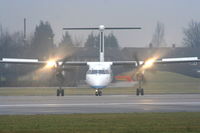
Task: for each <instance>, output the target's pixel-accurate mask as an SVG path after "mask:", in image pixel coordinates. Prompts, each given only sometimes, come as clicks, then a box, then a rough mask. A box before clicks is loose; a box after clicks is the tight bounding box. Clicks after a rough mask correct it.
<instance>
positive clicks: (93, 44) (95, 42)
mask: <svg viewBox="0 0 200 133" xmlns="http://www.w3.org/2000/svg"><path fill="white" fill-rule="evenodd" d="M85 47H90V48H98V47H99V36H95V35H94V34H93V32H92V33H91V34H89V35H88V38H87V41H86V42H85Z"/></svg>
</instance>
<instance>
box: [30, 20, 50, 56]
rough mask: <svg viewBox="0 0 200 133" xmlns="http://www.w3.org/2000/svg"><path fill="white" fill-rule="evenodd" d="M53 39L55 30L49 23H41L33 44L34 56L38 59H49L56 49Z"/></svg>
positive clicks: (36, 29) (36, 30)
mask: <svg viewBox="0 0 200 133" xmlns="http://www.w3.org/2000/svg"><path fill="white" fill-rule="evenodd" d="M53 37H54V34H53V30H52V28H51V25H50V24H49V22H45V23H44V22H43V21H41V22H40V24H39V26H36V28H35V33H34V37H33V39H32V43H31V49H32V51H33V53H32V54H33V55H34V56H36V57H37V58H42V59H44V58H48V57H49V56H50V54H51V52H52V50H53V48H54V43H53Z"/></svg>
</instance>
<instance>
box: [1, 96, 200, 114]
mask: <svg viewBox="0 0 200 133" xmlns="http://www.w3.org/2000/svg"><path fill="white" fill-rule="evenodd" d="M131 112H200V94H166V95H145V96H139V97H138V96H135V95H104V96H101V97H97V96H92V95H84V96H82V95H81V96H64V97H56V96H0V114H1V115H5V114H9V115H12V114H26V115H28V114H74V113H131Z"/></svg>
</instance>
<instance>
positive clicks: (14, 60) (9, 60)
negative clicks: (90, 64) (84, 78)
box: [0, 58, 87, 66]
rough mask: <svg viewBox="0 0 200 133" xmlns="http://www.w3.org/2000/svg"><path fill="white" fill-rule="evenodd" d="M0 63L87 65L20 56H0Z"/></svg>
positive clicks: (79, 62)
mask: <svg viewBox="0 0 200 133" xmlns="http://www.w3.org/2000/svg"><path fill="white" fill-rule="evenodd" d="M0 63H4V64H5V63H9V64H35V65H47V64H49V63H54V64H59V65H61V64H62V65H75V66H79V65H87V62H81V61H65V62H62V61H39V60H38V59H20V58H2V60H0Z"/></svg>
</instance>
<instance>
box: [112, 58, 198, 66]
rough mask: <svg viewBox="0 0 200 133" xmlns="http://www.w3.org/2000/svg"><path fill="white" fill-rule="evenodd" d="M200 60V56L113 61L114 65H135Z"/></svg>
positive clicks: (194, 61)
mask: <svg viewBox="0 0 200 133" xmlns="http://www.w3.org/2000/svg"><path fill="white" fill-rule="evenodd" d="M196 62H200V59H199V58H198V57H181V58H163V59H151V58H150V59H148V60H145V61H113V65H133V66H135V67H137V66H142V65H145V64H171V63H196Z"/></svg>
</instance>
